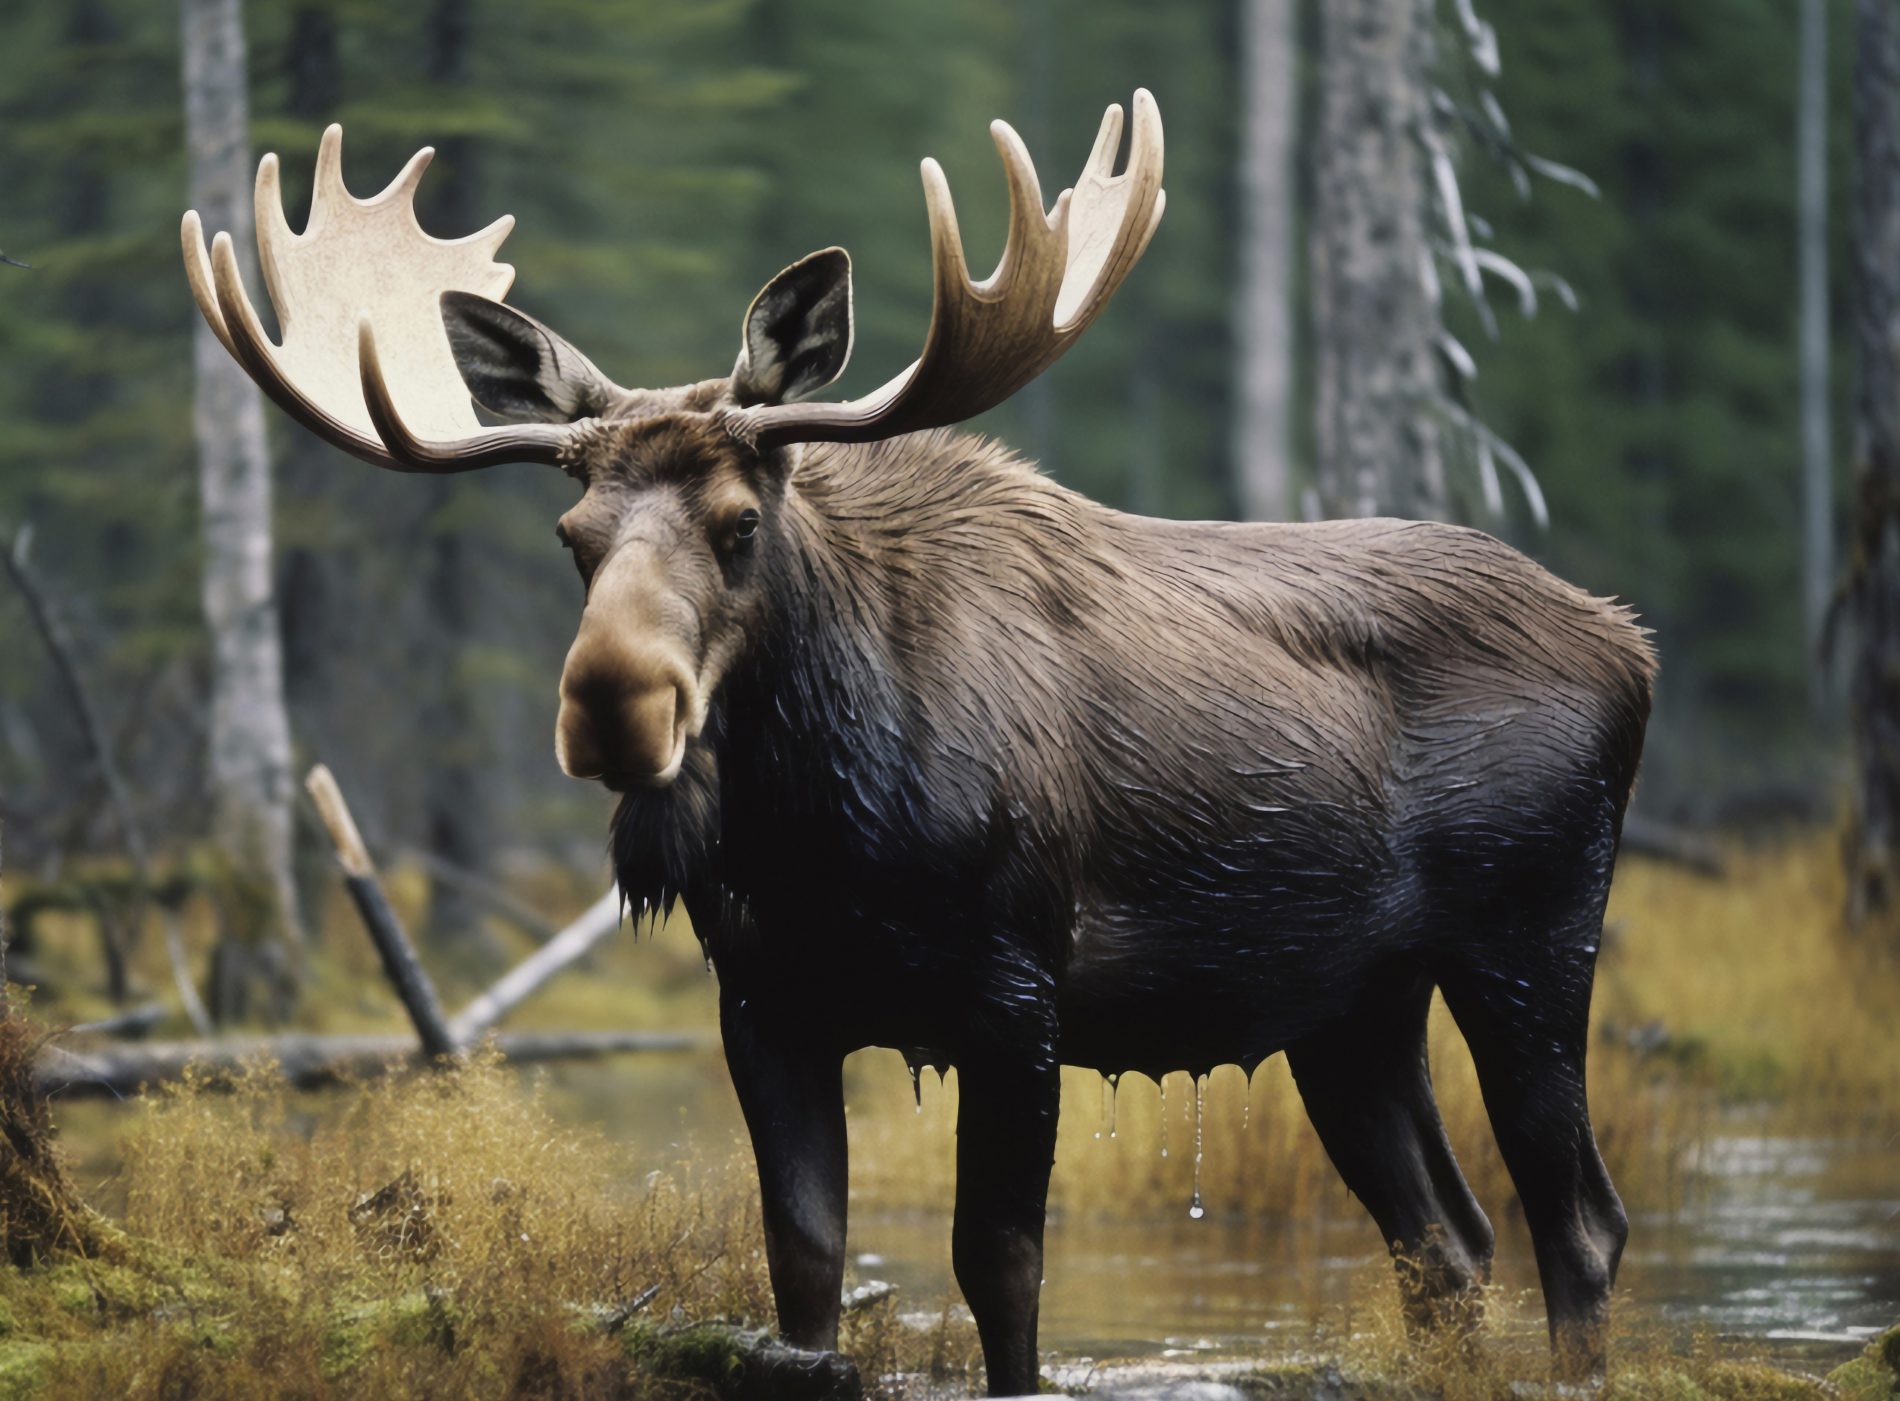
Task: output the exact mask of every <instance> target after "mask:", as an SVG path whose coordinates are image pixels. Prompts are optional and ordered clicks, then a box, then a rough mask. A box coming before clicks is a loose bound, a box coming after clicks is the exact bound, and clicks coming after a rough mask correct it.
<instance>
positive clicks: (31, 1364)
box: [0, 1338, 53, 1401]
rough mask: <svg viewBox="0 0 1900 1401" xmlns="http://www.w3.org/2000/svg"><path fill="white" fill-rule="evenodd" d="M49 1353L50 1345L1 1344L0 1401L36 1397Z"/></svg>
mask: <svg viewBox="0 0 1900 1401" xmlns="http://www.w3.org/2000/svg"><path fill="white" fill-rule="evenodd" d="M52 1351H53V1350H52V1347H51V1346H50V1345H49V1344H47V1343H42V1342H35V1341H32V1340H30V1339H18V1338H16V1339H8V1340H7V1341H5V1342H0V1401H14V1398H16V1397H19V1398H26V1397H29V1396H37V1395H38V1394H39V1393H40V1391H41V1389H42V1383H43V1382H44V1381H45V1378H46V1369H47V1363H48V1361H49V1360H50V1359H51V1357H52Z"/></svg>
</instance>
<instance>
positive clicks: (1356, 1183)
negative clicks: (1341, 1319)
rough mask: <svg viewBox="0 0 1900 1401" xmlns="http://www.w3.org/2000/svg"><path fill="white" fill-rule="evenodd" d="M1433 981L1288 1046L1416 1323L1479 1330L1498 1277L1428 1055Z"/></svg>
mask: <svg viewBox="0 0 1900 1401" xmlns="http://www.w3.org/2000/svg"><path fill="white" fill-rule="evenodd" d="M1431 994H1432V985H1431V983H1430V982H1429V981H1428V980H1427V979H1425V978H1423V977H1419V978H1416V979H1413V980H1408V981H1406V982H1404V983H1403V984H1401V985H1399V986H1397V987H1394V988H1391V989H1387V990H1384V991H1382V992H1381V993H1379V994H1378V995H1376V996H1375V997H1373V998H1371V999H1369V1000H1368V1001H1367V1002H1365V1003H1362V1004H1361V1005H1360V1006H1359V1007H1358V1008H1357V1009H1356V1010H1355V1012H1354V1013H1353V1015H1351V1016H1350V1017H1349V1018H1347V1019H1346V1020H1345V1021H1344V1022H1343V1023H1341V1024H1340V1025H1338V1026H1336V1027H1332V1028H1329V1029H1327V1030H1325V1031H1323V1032H1321V1033H1319V1034H1317V1035H1314V1036H1309V1037H1307V1038H1305V1039H1303V1040H1302V1041H1300V1042H1298V1043H1296V1044H1295V1045H1293V1046H1290V1047H1289V1048H1288V1049H1287V1064H1288V1066H1289V1067H1290V1068H1291V1069H1292V1071H1293V1078H1294V1082H1295V1083H1296V1084H1297V1085H1298V1086H1299V1090H1300V1098H1301V1099H1302V1100H1303V1101H1304V1103H1305V1105H1306V1113H1307V1117H1308V1118H1310V1119H1311V1120H1312V1122H1313V1128H1314V1129H1315V1130H1316V1131H1317V1132H1318V1134H1319V1137H1320V1142H1321V1143H1322V1144H1324V1145H1325V1148H1326V1153H1327V1156H1328V1157H1330V1158H1331V1159H1332V1160H1333V1166H1334V1167H1336V1168H1337V1169H1338V1170H1339V1175H1340V1176H1341V1177H1342V1178H1344V1179H1345V1182H1346V1186H1347V1187H1348V1188H1349V1189H1350V1190H1351V1191H1352V1193H1353V1195H1355V1196H1356V1197H1358V1198H1359V1200H1360V1201H1361V1202H1363V1203H1364V1204H1365V1207H1366V1210H1367V1211H1368V1212H1370V1213H1371V1215H1372V1219H1373V1220H1374V1221H1375V1222H1377V1223H1378V1227H1379V1230H1380V1231H1381V1233H1383V1234H1384V1236H1385V1240H1386V1245H1387V1246H1388V1247H1389V1248H1390V1249H1391V1251H1392V1255H1393V1259H1394V1261H1395V1263H1396V1264H1397V1266H1398V1272H1399V1286H1400V1290H1401V1292H1402V1294H1403V1296H1404V1303H1405V1317H1406V1322H1407V1323H1408V1324H1409V1325H1410V1326H1411V1327H1413V1328H1415V1329H1417V1328H1432V1327H1436V1326H1440V1325H1449V1326H1452V1327H1456V1328H1460V1329H1470V1328H1473V1327H1475V1326H1476V1325H1477V1324H1478V1323H1479V1322H1480V1321H1481V1319H1482V1309H1483V1301H1482V1294H1481V1290H1482V1287H1483V1285H1484V1284H1485V1283H1486V1282H1487V1281H1488V1280H1489V1278H1490V1274H1491V1253H1492V1247H1493V1244H1494V1237H1493V1234H1492V1230H1491V1223H1490V1222H1489V1221H1487V1220H1486V1219H1485V1215H1484V1211H1483V1210H1482V1209H1481V1208H1480V1207H1479V1205H1478V1202H1477V1199H1476V1198H1475V1197H1473V1196H1472V1195H1471V1188H1470V1187H1469V1186H1467V1185H1466V1183H1465V1178H1464V1174H1463V1173H1462V1172H1461V1171H1459V1168H1458V1160H1457V1158H1456V1157H1455V1156H1454V1155H1453V1153H1452V1151H1451V1144H1450V1142H1449V1141H1448V1140H1447V1139H1446V1137H1445V1126H1444V1123H1443V1121H1442V1120H1441V1119H1440V1118H1439V1115H1438V1101H1437V1100H1436V1099H1434V1098H1433V1096H1432V1080H1431V1071H1430V1068H1429V1066H1428V1065H1427V1062H1426V1054H1425V1019H1426V1014H1427V1012H1428V1011H1429V1010H1430V1007H1431Z"/></svg>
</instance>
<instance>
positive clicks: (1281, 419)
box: [1234, 0, 1299, 520]
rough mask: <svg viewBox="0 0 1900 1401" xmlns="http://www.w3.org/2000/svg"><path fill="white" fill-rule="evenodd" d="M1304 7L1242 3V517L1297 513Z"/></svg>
mask: <svg viewBox="0 0 1900 1401" xmlns="http://www.w3.org/2000/svg"><path fill="white" fill-rule="evenodd" d="M1298 21H1299V3H1298V0H1242V5H1241V41H1240V42H1241V86H1242V96H1241V101H1242V104H1243V108H1242V117H1241V155H1240V228H1241V238H1240V305H1239V312H1240V321H1239V324H1238V325H1237V326H1236V327H1235V336H1234V339H1235V341H1236V342H1237V348H1238V351H1239V359H1240V383H1239V385H1238V386H1237V390H1238V399H1239V406H1238V412H1237V413H1236V414H1235V417H1234V467H1235V471H1236V473H1237V475H1238V478H1239V480H1238V483H1237V485H1238V487H1239V493H1238V494H1239V499H1240V511H1241V514H1242V515H1243V516H1244V517H1246V518H1247V519H1248V520H1286V519H1288V518H1289V517H1291V516H1292V514H1293V480H1292V442H1293V432H1292V409H1293V314H1292V288H1291V276H1290V274H1291V270H1292V245H1293V229H1294V217H1293V207H1294V206H1293V136H1294V128H1295V113H1296V111H1297V107H1298V97H1299V93H1298V79H1297V74H1296V68H1295V55H1296V54H1297V52H1298V43H1299V23H1298Z"/></svg>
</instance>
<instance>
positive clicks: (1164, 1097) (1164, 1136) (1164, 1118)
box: [1160, 1074, 1168, 1158]
mask: <svg viewBox="0 0 1900 1401" xmlns="http://www.w3.org/2000/svg"><path fill="white" fill-rule="evenodd" d="M1160 1083H1161V1156H1162V1157H1164V1158H1165V1157H1167V1156H1168V1077H1167V1076H1166V1075H1165V1074H1164V1075H1163V1076H1162V1077H1161V1081H1160Z"/></svg>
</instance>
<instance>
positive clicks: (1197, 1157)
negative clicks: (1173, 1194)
mask: <svg viewBox="0 0 1900 1401" xmlns="http://www.w3.org/2000/svg"><path fill="white" fill-rule="evenodd" d="M1206 1112H1207V1077H1206V1076H1205V1075H1197V1076H1195V1077H1194V1195H1193V1197H1191V1198H1190V1199H1189V1201H1188V1217H1189V1219H1190V1220H1194V1221H1199V1220H1200V1219H1201V1217H1203V1216H1205V1215H1206V1214H1207V1212H1206V1209H1205V1208H1204V1207H1202V1205H1201V1143H1202V1138H1201V1125H1202V1121H1203V1120H1204V1119H1205V1118H1206Z"/></svg>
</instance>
